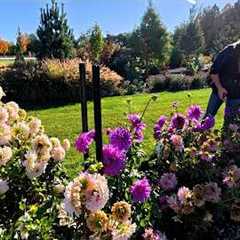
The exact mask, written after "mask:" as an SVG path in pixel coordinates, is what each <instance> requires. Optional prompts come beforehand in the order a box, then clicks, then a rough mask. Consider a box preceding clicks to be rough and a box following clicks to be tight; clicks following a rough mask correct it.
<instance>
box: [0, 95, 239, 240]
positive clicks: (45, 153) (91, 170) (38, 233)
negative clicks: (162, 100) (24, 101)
mask: <svg viewBox="0 0 240 240" xmlns="http://www.w3.org/2000/svg"><path fill="white" fill-rule="evenodd" d="M3 94H4V93H3V92H2V91H1V95H2V96H3ZM152 100H156V99H155V97H153V98H152V99H151V100H150V101H149V102H148V104H147V106H149V103H150V102H151V101H152ZM146 110H147V107H146V108H145V109H144V111H143V113H142V114H138V113H132V112H130V113H129V114H128V115H127V117H126V122H125V123H124V124H122V125H121V126H118V127H116V128H114V129H106V131H105V132H104V133H105V134H106V138H104V139H107V140H106V141H105V143H104V145H103V149H102V162H98V161H97V160H96V159H95V158H94V156H92V155H91V153H92V152H93V151H90V149H91V148H92V145H93V144H94V141H95V132H94V130H91V131H89V132H86V133H82V134H80V135H79V136H78V137H77V138H76V140H75V148H76V150H77V151H78V152H79V153H81V154H87V155H88V156H89V158H88V159H87V160H84V162H82V171H81V172H80V173H79V174H78V175H77V176H76V177H75V178H73V179H70V178H69V177H68V176H67V174H66V173H65V172H64V170H63V168H62V162H63V159H64V157H65V153H66V151H67V150H68V149H69V147H70V143H69V141H68V140H63V141H62V142H61V141H60V140H59V139H57V138H49V137H48V136H47V135H46V134H45V133H44V128H43V126H42V125H41V121H40V120H39V119H37V118H33V117H29V116H27V114H26V112H25V111H24V110H22V109H20V108H19V107H18V105H17V104H16V103H13V102H9V103H6V104H4V103H1V107H0V203H1V207H2V209H3V211H0V236H1V238H0V239H14V238H16V239H83V240H85V239H94V240H128V239H133V240H134V239H136V240H140V239H143V240H167V239H169V240H171V239H185V240H188V239H189V240H190V239H194V240H195V239H196V240H198V239H199V240H202V239H210V240H211V239H213V240H215V239H238V236H239V234H240V227H239V222H240V191H239V187H240V164H239V163H240V162H239V161H238V158H239V157H238V156H239V154H236V153H238V152H239V149H240V148H239V146H240V141H239V137H240V117H239V116H238V115H239V111H238V110H237V111H236V112H235V113H234V114H233V115H231V116H230V115H229V111H227V113H228V114H226V121H225V124H224V129H223V132H222V134H221V132H220V131H217V130H214V129H213V127H214V123H215V121H214V118H212V117H210V116H209V117H207V118H205V119H204V120H203V119H202V114H203V113H202V110H201V108H200V107H199V106H197V105H192V106H190V107H189V108H188V109H187V110H186V114H183V113H179V112H178V111H177V106H176V104H174V108H173V113H172V114H171V115H170V116H160V117H159V119H158V120H157V121H156V123H155V124H154V126H153V130H152V135H153V138H154V139H155V144H153V148H152V149H153V152H152V154H151V155H150V156H148V155H147V154H146V153H145V152H144V151H143V150H142V146H143V143H144V131H145V129H146V127H147V126H146V124H145V123H144V121H143V119H144V114H145V113H146ZM236 236H237V238H236Z"/></svg>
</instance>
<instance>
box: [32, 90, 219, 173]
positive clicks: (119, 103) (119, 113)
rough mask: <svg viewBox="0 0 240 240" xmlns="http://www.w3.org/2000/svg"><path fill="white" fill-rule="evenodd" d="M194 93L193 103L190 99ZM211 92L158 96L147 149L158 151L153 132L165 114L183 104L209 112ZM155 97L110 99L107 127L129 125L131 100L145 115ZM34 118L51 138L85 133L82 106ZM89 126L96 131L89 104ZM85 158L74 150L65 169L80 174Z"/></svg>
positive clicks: (104, 105)
mask: <svg viewBox="0 0 240 240" xmlns="http://www.w3.org/2000/svg"><path fill="white" fill-rule="evenodd" d="M188 93H191V96H192V97H191V100H190V99H189V97H188ZM209 93H210V90H209V89H203V90H193V91H182V92H177V93H169V92H162V93H157V94H154V95H156V96H158V99H157V101H156V102H154V103H152V104H151V106H150V107H149V109H148V110H147V112H146V115H145V117H144V121H145V123H146V124H147V126H148V128H147V130H146V132H145V141H144V148H145V150H146V151H147V152H151V150H152V149H153V147H154V144H153V143H154V140H153V137H152V128H153V125H154V123H155V121H156V120H157V119H158V117H159V116H160V115H162V114H164V115H169V114H170V113H171V111H172V107H171V105H172V103H173V102H174V101H178V102H179V111H181V112H183V111H185V109H186V107H188V106H189V105H190V102H191V103H196V104H199V105H200V106H201V107H202V108H203V109H205V108H206V104H207V100H208V96H209ZM151 96H152V95H151V94H139V95H134V96H123V97H111V98H110V97H109V98H104V99H103V100H102V114H103V127H104V128H109V127H116V126H118V125H121V124H123V123H124V121H125V115H124V113H126V112H127V111H128V105H127V103H126V100H127V99H131V101H132V111H134V112H141V111H143V109H144V106H145V104H146V103H147V101H148V100H149V98H150V97H151ZM30 114H32V115H34V116H37V117H39V118H40V119H41V120H42V123H43V125H44V126H45V129H46V132H47V133H48V134H49V135H50V136H57V137H59V138H61V139H63V138H69V139H70V140H71V142H72V143H73V142H74V139H75V138H76V136H77V135H78V134H79V132H80V131H81V124H80V122H81V120H80V104H74V105H67V106H63V107H57V108H49V109H44V110H36V111H30ZM222 115H223V109H221V111H220V112H219V114H218V115H217V124H216V127H218V128H220V127H221V124H222ZM89 123H90V127H93V104H92V103H89ZM81 161H82V157H81V156H80V154H78V153H77V152H76V151H75V150H74V148H73V147H72V149H71V151H70V152H69V153H68V155H67V159H66V163H65V166H66V168H67V170H68V172H69V174H75V173H76V172H77V171H78V170H79V166H80V163H81Z"/></svg>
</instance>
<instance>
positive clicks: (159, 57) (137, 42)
mask: <svg viewBox="0 0 240 240" xmlns="http://www.w3.org/2000/svg"><path fill="white" fill-rule="evenodd" d="M130 42H131V46H132V48H133V50H134V52H135V53H136V56H137V57H139V58H140V59H142V60H143V66H144V68H145V77H148V74H149V70H150V67H151V66H155V67H162V66H164V65H165V64H166V63H167V62H168V60H169V57H170V47H171V45H170V38H169V34H168V33H167V31H166V29H165V27H164V26H163V24H162V22H161V20H160V17H159V15H158V14H157V13H156V11H155V9H154V8H153V6H152V3H151V2H150V4H149V6H148V8H147V11H146V12H145V14H144V16H143V19H142V22H141V24H140V26H139V27H138V28H137V29H136V30H135V31H134V32H133V33H132V37H131V40H130Z"/></svg>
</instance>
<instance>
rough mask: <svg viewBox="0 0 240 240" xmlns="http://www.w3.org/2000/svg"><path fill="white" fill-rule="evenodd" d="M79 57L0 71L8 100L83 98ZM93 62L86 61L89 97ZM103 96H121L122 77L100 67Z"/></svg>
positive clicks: (43, 101) (35, 101)
mask: <svg viewBox="0 0 240 240" xmlns="http://www.w3.org/2000/svg"><path fill="white" fill-rule="evenodd" d="M79 63H80V60H79V59H73V60H65V61H59V60H50V59H48V60H43V61H39V62H37V61H36V62H26V63H22V64H19V65H16V66H13V67H11V68H8V69H7V70H6V71H2V72H0V81H1V84H2V86H3V88H4V89H5V90H6V92H7V96H8V99H11V100H15V101H17V102H21V103H23V104H26V103H29V102H30V103H31V104H51V103H62V102H65V103H68V102H79V101H80V81H79ZM91 68H92V65H91V64H90V63H87V64H86V72H87V97H88V98H89V99H91V88H92V82H91V79H92V70H91ZM100 74H101V84H102V95H103V96H112V95H119V94H120V89H121V83H122V78H121V77H120V76H119V75H118V74H116V73H115V72H113V71H111V70H109V69H108V68H106V67H104V66H102V67H101V73H100Z"/></svg>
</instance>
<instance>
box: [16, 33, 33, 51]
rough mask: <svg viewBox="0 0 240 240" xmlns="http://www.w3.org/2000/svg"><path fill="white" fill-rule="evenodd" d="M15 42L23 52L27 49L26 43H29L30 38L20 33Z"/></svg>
mask: <svg viewBox="0 0 240 240" xmlns="http://www.w3.org/2000/svg"><path fill="white" fill-rule="evenodd" d="M17 42H18V44H19V46H20V49H21V51H22V52H23V53H25V52H26V51H27V48H28V45H29V44H30V39H29V37H28V35H27V34H20V35H19V36H18V39H17Z"/></svg>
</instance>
